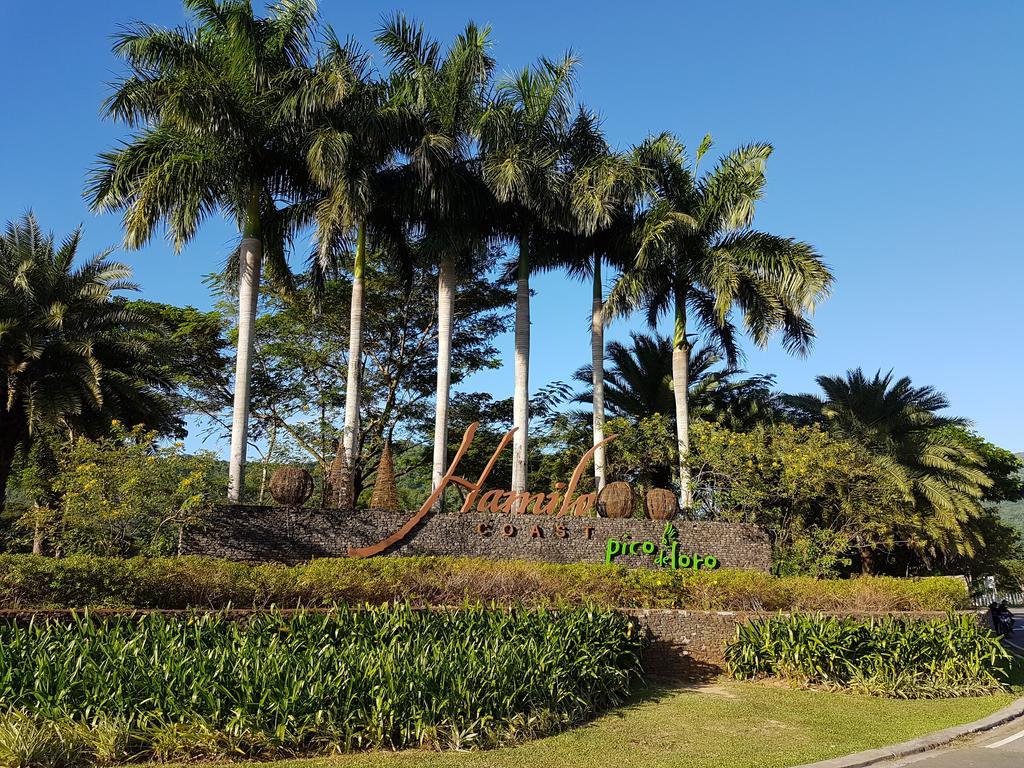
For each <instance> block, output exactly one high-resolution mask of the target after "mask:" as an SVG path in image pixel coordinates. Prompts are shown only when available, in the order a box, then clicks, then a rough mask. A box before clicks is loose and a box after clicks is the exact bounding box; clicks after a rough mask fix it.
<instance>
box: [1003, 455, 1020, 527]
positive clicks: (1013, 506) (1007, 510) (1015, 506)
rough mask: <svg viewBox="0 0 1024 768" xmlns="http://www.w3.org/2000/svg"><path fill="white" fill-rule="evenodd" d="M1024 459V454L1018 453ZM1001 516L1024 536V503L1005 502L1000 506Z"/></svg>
mask: <svg viewBox="0 0 1024 768" xmlns="http://www.w3.org/2000/svg"><path fill="white" fill-rule="evenodd" d="M1017 456H1018V458H1021V459H1024V453H1018V454H1017ZM999 516H1000V517H1002V518H1003V520H1005V521H1006V522H1007V523H1008V524H1010V525H1012V526H1013V527H1014V528H1016V529H1017V530H1018V531H1020V534H1021V536H1024V501H1004V502H1003V503H1002V504H1000V505H999Z"/></svg>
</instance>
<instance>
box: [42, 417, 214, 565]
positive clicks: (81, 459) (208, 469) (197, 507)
mask: <svg viewBox="0 0 1024 768" xmlns="http://www.w3.org/2000/svg"><path fill="white" fill-rule="evenodd" d="M215 463H216V461H215V458H214V457H213V455H212V454H206V453H204V454H198V455H194V456H190V455H188V454H186V453H185V452H184V450H183V445H182V444H181V443H174V444H172V445H170V446H165V447H160V446H158V445H157V434H156V433H155V432H151V431H146V430H145V429H144V428H143V427H141V426H140V427H135V428H133V429H127V428H126V427H124V426H123V425H121V424H120V423H119V422H117V421H114V422H113V423H112V425H111V430H110V434H109V435H108V436H106V437H103V438H100V439H99V440H87V439H86V438H84V437H79V438H77V439H75V440H74V441H72V442H71V444H70V445H68V446H67V447H66V449H65V450H64V451H63V452H62V453H61V457H60V470H61V471H60V474H59V475H58V476H57V478H56V480H55V482H54V487H55V489H56V490H57V492H58V493H59V494H60V499H61V501H60V510H59V515H58V516H57V517H56V519H55V521H54V527H53V529H52V530H51V531H50V535H51V537H52V538H53V539H54V540H55V542H56V545H57V546H58V547H59V549H60V551H61V552H62V553H67V554H70V553H75V552H82V553H89V554H96V555H119V556H128V555H135V554H148V555H167V554H173V553H174V552H176V551H177V546H178V541H179V537H180V535H181V532H182V530H183V528H184V527H185V526H186V525H188V524H194V523H196V522H198V521H199V519H200V518H201V515H202V511H203V509H205V508H206V507H207V506H208V505H209V503H210V502H211V501H212V498H213V495H214V490H213V478H214V467H215Z"/></svg>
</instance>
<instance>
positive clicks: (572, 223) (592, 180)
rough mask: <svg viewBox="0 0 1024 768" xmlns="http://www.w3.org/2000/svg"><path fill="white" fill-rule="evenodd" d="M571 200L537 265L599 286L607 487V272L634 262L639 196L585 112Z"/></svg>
mask: <svg viewBox="0 0 1024 768" xmlns="http://www.w3.org/2000/svg"><path fill="white" fill-rule="evenodd" d="M565 155H566V158H565V165H566V174H567V176H568V179H569V181H568V188H569V194H568V195H567V196H566V197H565V199H564V201H563V205H564V207H565V208H567V210H565V211H564V212H563V213H562V214H561V215H560V216H559V219H560V220H561V223H562V226H561V227H560V228H559V229H554V230H552V229H548V230H546V231H543V232H542V234H543V238H542V241H543V244H542V245H541V246H540V248H539V249H538V250H543V251H546V252H542V253H538V254H537V258H536V259H535V261H536V262H537V263H538V265H539V266H540V267H542V268H558V269H565V270H567V271H568V272H569V274H570V275H571V276H572V277H575V278H578V279H581V280H588V281H590V282H591V284H592V286H593V296H592V301H591V314H590V318H591V324H590V353H591V364H590V367H589V368H588V370H589V371H590V375H591V382H590V387H591V392H592V395H593V396H592V403H593V414H592V427H591V429H592V434H593V441H594V443H593V444H594V445H595V446H597V449H596V451H595V452H594V483H595V487H596V489H597V490H598V491H600V490H601V489H602V488H603V487H604V485H605V482H606V479H607V478H606V473H605V446H604V444H603V442H604V422H605V405H604V358H605V346H604V284H603V281H602V272H603V267H604V266H606V265H607V266H611V267H614V268H621V267H622V266H624V264H625V263H626V262H627V260H628V258H629V256H628V254H629V235H630V233H631V232H632V227H633V205H634V203H635V197H636V193H637V178H636V173H635V169H634V168H633V166H632V165H631V164H630V163H629V158H627V157H625V156H622V155H619V154H617V153H615V152H613V151H612V150H611V148H610V147H609V146H608V143H607V141H606V140H605V137H604V135H603V134H602V132H601V128H600V121H599V119H598V117H597V115H596V114H595V113H594V112H592V111H590V110H588V109H586V108H583V107H581V108H580V110H579V112H578V113H577V116H576V118H575V119H574V120H573V123H572V125H571V126H570V128H569V130H568V133H567V136H566V139H565Z"/></svg>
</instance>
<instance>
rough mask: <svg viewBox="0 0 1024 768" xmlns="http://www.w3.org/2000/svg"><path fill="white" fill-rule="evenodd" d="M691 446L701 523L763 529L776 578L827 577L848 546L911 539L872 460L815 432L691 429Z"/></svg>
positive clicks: (783, 427) (785, 427) (898, 499)
mask: <svg viewBox="0 0 1024 768" xmlns="http://www.w3.org/2000/svg"><path fill="white" fill-rule="evenodd" d="M691 439H692V444H693V450H692V452H691V455H690V457H689V461H690V465H691V471H692V475H693V479H694V489H695V494H696V495H697V497H698V498H700V499H701V501H702V504H701V509H702V512H703V514H705V515H707V516H709V517H711V518H713V519H718V520H726V521H735V522H748V523H755V524H757V525H760V526H762V527H763V528H765V529H766V530H767V531H768V533H769V536H770V537H771V539H772V542H773V548H774V551H775V560H776V566H777V568H778V569H779V570H780V571H781V572H784V573H812V574H815V575H819V576H834V575H835V574H836V573H837V572H838V571H839V570H844V569H845V567H846V566H847V565H849V555H850V552H851V550H852V548H853V546H854V544H855V543H857V542H862V541H872V542H876V543H877V544H878V545H879V546H892V545H893V544H895V543H896V542H897V541H902V540H906V539H907V538H909V537H911V536H913V535H915V533H916V526H917V521H916V520H914V518H913V517H912V516H910V515H908V514H907V510H906V504H905V502H904V500H903V497H902V495H901V493H900V491H899V489H898V488H897V487H896V486H895V484H894V483H893V482H892V479H891V478H890V477H889V476H888V474H887V473H886V472H885V471H884V470H883V469H882V468H881V467H879V466H878V464H877V463H876V462H875V461H874V460H873V457H872V456H871V455H870V453H869V452H867V451H866V450H865V449H864V448H863V447H862V446H860V445H859V444H857V443H856V442H853V441H850V440H845V439H842V438H840V437H838V436H836V435H832V434H829V433H828V432H827V431H825V430H824V429H822V428H820V427H819V426H817V425H810V426H797V425H793V424H789V423H779V424H761V425H757V426H755V427H754V428H753V429H750V430H749V431H746V432H734V431H732V430H730V429H726V428H724V427H722V426H719V425H716V424H709V423H706V422H702V421H694V422H693V423H692V424H691Z"/></svg>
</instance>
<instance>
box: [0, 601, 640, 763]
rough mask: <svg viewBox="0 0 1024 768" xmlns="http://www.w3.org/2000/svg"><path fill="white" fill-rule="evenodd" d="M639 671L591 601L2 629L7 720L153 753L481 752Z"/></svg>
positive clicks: (613, 618)
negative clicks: (67, 727) (552, 607)
mask: <svg viewBox="0 0 1024 768" xmlns="http://www.w3.org/2000/svg"><path fill="white" fill-rule="evenodd" d="M639 674H640V639H639V635H638V633H637V631H636V629H635V627H634V626H633V625H632V623H631V622H630V621H629V620H628V619H626V618H625V617H623V616H621V615H618V614H616V613H613V612H610V611H606V610H600V609H595V608H586V607H581V608H575V609H568V610H562V611H559V612H556V613H550V612H547V611H543V610H524V609H512V610H490V609H486V608H482V607H477V608H473V607H464V608H460V609H450V610H430V611H416V610H413V609H411V608H409V607H403V606H390V607H383V608H363V609H357V610H348V609H344V608H342V609H337V610H333V611H330V612H328V613H321V614H311V613H302V612H300V613H296V614H291V615H283V614H279V613H275V612H264V613H260V614H256V615H253V616H250V617H248V618H247V620H246V621H245V622H244V623H240V622H236V621H232V620H231V619H230V618H228V617H226V616H224V615H219V614H206V615H194V616H190V617H164V616H161V615H146V616H126V617H119V618H96V617H92V616H89V615H88V614H86V615H84V616H75V617H72V618H68V619H47V620H40V621H35V622H31V623H22V622H4V623H0V700H2V701H3V708H4V710H5V711H6V712H16V713H21V714H22V715H24V716H26V717H28V718H31V719H32V720H34V721H37V722H38V721H43V722H56V723H63V722H67V721H70V722H74V723H79V724H85V725H88V726H93V727H94V728H96V730H97V732H98V733H97V738H99V739H102V738H103V737H104V736H106V737H107V738H109V731H110V730H111V729H116V730H117V731H119V732H120V733H121V735H122V738H123V739H124V741H125V742H126V744H125V751H126V752H135V753H141V754H143V755H145V754H149V755H153V756H155V757H158V758H161V759H168V758H191V757H197V756H208V755H211V754H214V755H215V754H231V753H235V752H237V750H243V751H244V752H245V753H246V754H249V755H261V754H262V755H267V754H272V753H278V752H282V751H283V752H298V751H309V750H315V751H349V750H353V749H362V748H367V747H387V748H402V747H462V748H466V747H473V746H490V745H494V744H500V743H505V742H511V741H515V740H517V739H518V738H521V737H523V736H524V735H534V734H541V733H547V732H551V731H553V730H557V729H559V728H562V727H564V726H566V725H569V724H572V723H575V722H578V721H579V720H581V719H583V718H585V717H589V716H592V715H593V714H594V713H596V712H599V711H601V710H603V709H605V708H607V707H609V706H612V705H615V704H618V703H620V702H621V701H622V700H623V699H624V698H625V697H626V696H627V694H628V692H629V690H630V687H631V685H632V684H634V683H635V682H636V681H637V680H638V679H639ZM10 728H11V724H10V722H9V723H8V725H7V729H10ZM0 730H2V729H0ZM2 742H3V736H2V735H0V752H2V750H3V743H2ZM124 757H128V755H124Z"/></svg>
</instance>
